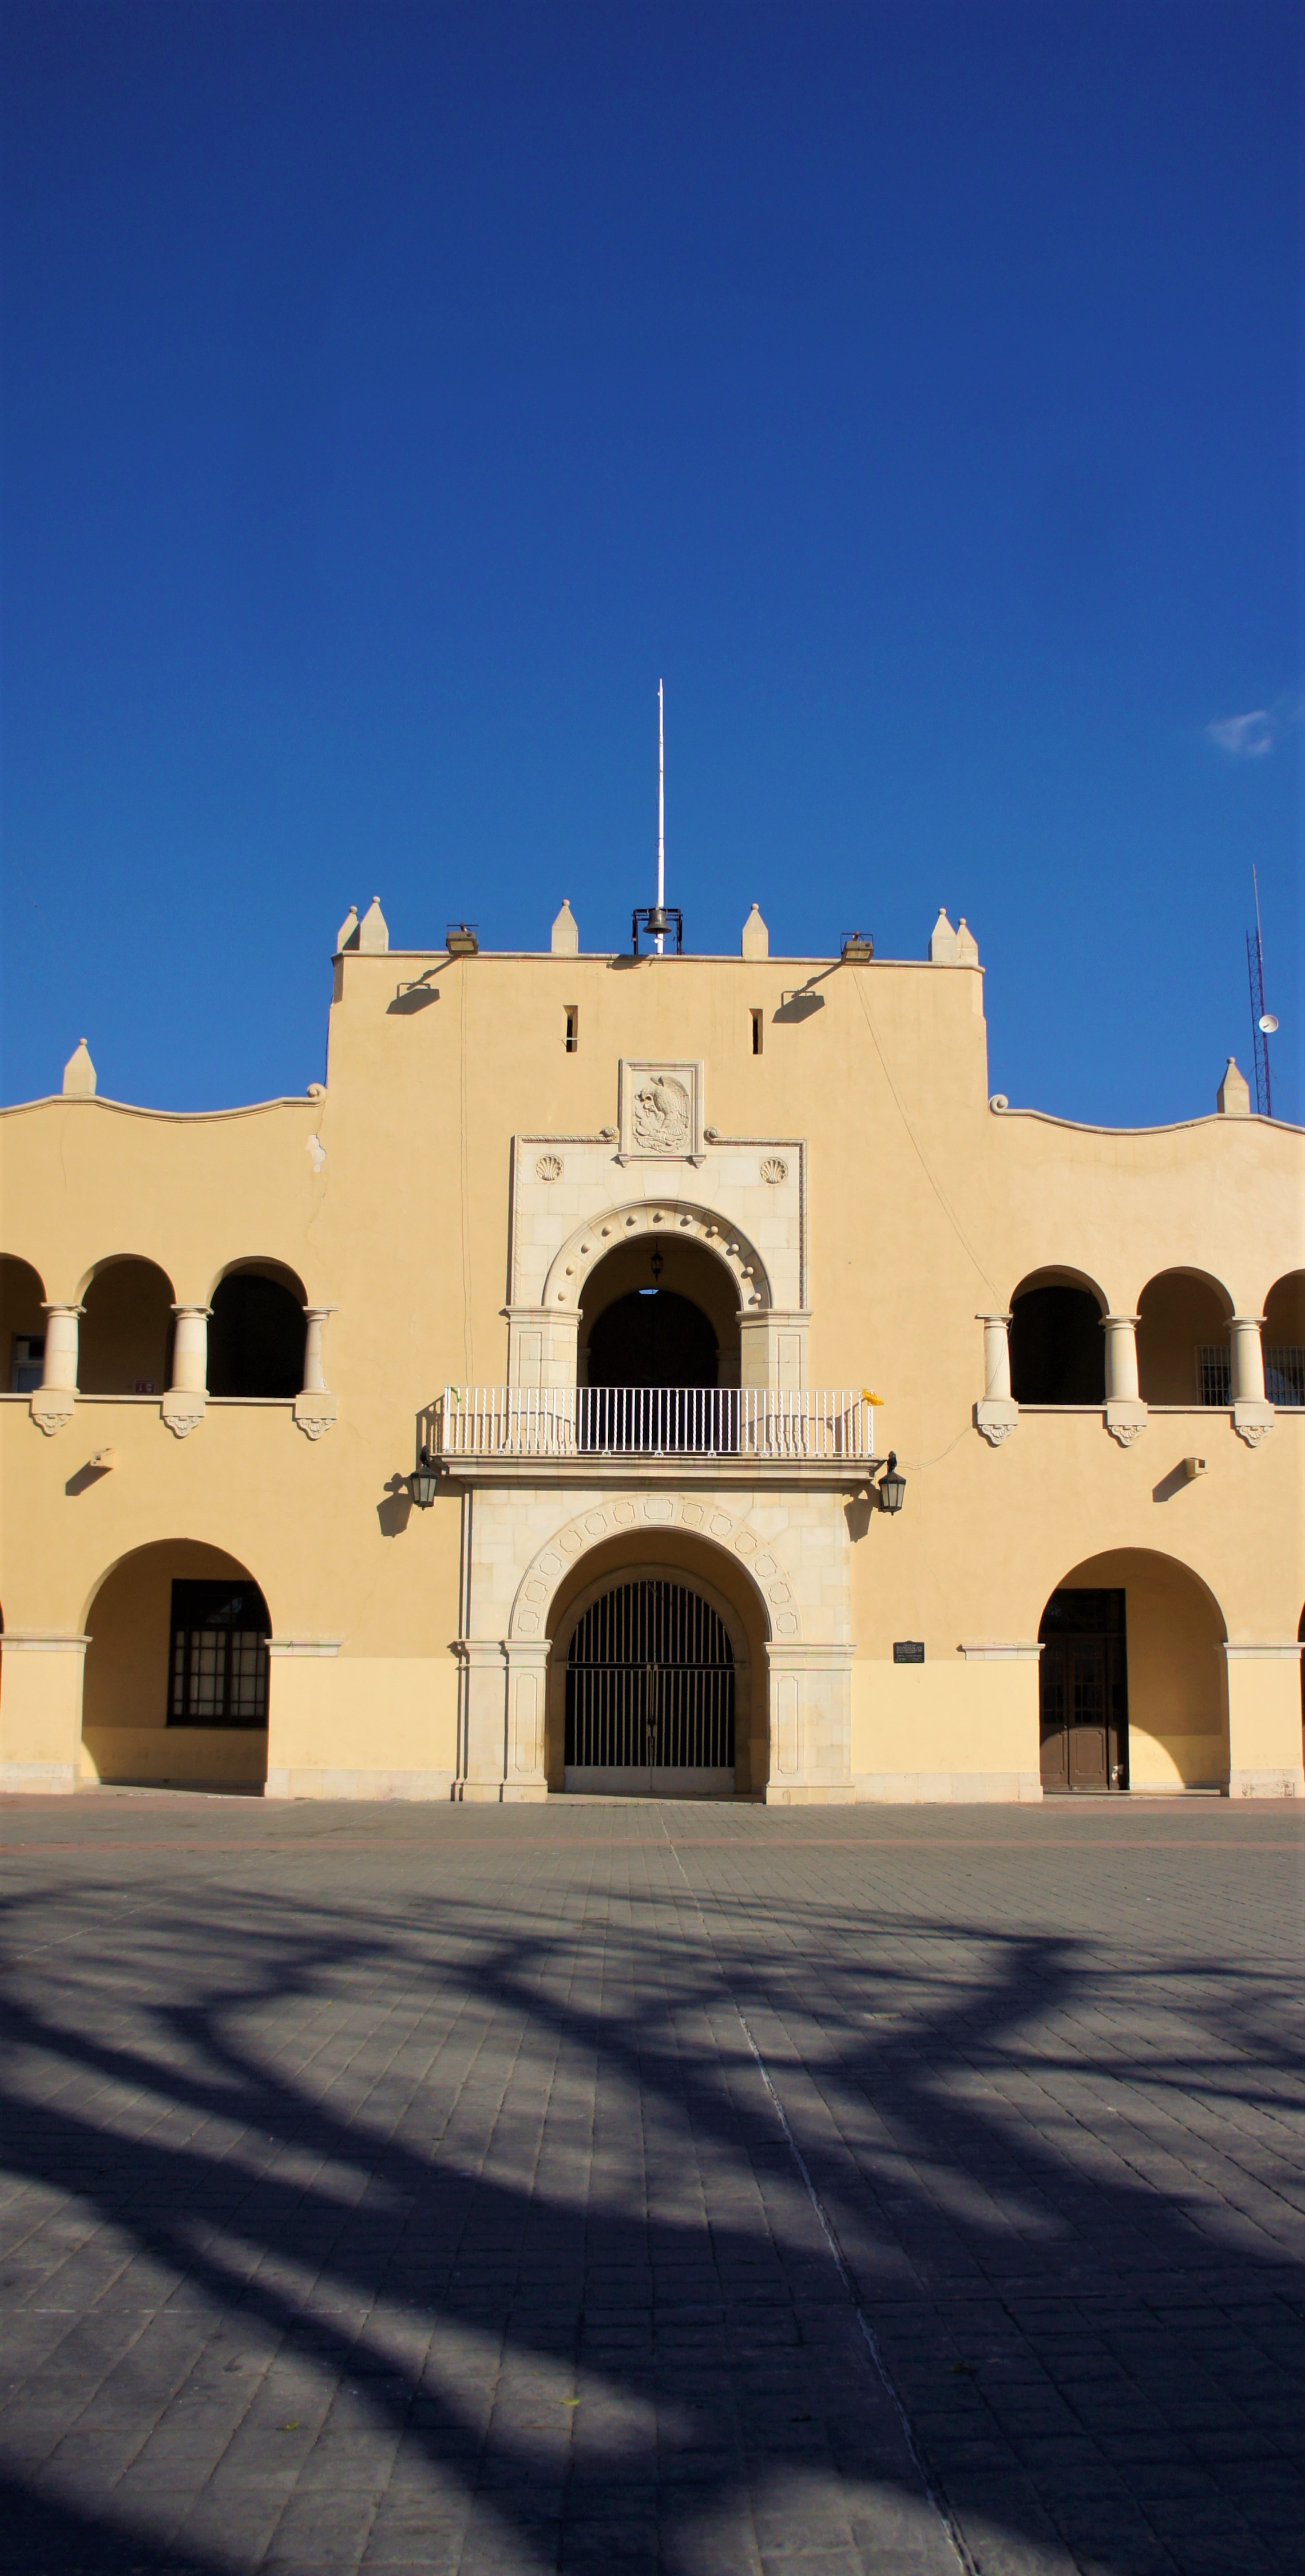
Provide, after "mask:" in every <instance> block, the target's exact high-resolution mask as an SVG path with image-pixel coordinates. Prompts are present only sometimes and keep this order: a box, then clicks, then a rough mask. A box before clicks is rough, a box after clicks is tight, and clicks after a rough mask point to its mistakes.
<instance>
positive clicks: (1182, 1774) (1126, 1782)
mask: <svg viewBox="0 0 1305 2576" xmlns="http://www.w3.org/2000/svg"><path fill="white" fill-rule="evenodd" d="M1226 1634H1227V1631H1226V1629H1225V1626H1224V1621H1223V1616H1222V1613H1221V1611H1220V1609H1219V1605H1218V1603H1217V1601H1216V1600H1215V1598H1214V1595H1213V1594H1212V1593H1211V1592H1210V1591H1209V1590H1208V1588H1207V1586H1206V1585H1205V1584H1204V1583H1203V1582H1202V1581H1201V1579H1200V1576H1199V1575H1197V1574H1194V1573H1193V1571H1192V1569H1191V1567H1190V1566H1186V1565H1183V1564H1181V1563H1180V1562H1179V1561H1178V1559H1177V1558H1175V1557H1171V1556H1162V1555H1161V1554H1160V1553H1159V1552H1158V1551H1154V1550H1152V1549H1149V1548H1113V1549H1111V1550H1110V1551H1109V1552H1108V1553H1105V1554H1102V1555H1100V1556H1095V1557H1088V1558H1085V1559H1084V1561H1083V1562H1082V1564H1080V1565H1076V1566H1072V1567H1071V1568H1070V1570H1069V1572H1068V1573H1066V1574H1065V1575H1063V1576H1062V1577H1061V1580H1060V1582H1059V1583H1058V1584H1057V1586H1056V1589H1055V1591H1054V1592H1053V1593H1052V1594H1051V1595H1050V1598H1049V1599H1048V1601H1047V1604H1046V1607H1045V1609H1044V1611H1043V1614H1042V1620H1041V1624H1040V1626H1039V1630H1038V1635H1039V1639H1040V1642H1041V1645H1042V1654H1041V1657H1040V1659H1039V1662H1040V1669H1039V1676H1038V1680H1039V1697H1040V1714H1041V1737H1042V1785H1043V1790H1044V1792H1045V1793H1047V1794H1050V1795H1054V1794H1056V1793H1057V1792H1077V1793H1078V1794H1080V1795H1083V1794H1086V1795H1088V1796H1098V1797H1102V1796H1111V1795H1117V1794H1118V1793H1119V1792H1121V1791H1123V1790H1132V1792H1133V1794H1134V1795H1135V1796H1136V1795H1138V1794H1142V1795H1144V1796H1152V1797H1154V1796H1164V1795H1172V1794H1174V1793H1176V1792H1180V1791H1183V1790H1198V1789H1199V1790H1206V1791H1210V1790H1218V1789H1221V1788H1226V1786H1227V1782H1228V1682H1227V1666H1226V1662H1225V1658H1224V1654H1223V1646H1224V1641H1225V1638H1226Z"/></svg>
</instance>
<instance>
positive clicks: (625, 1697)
mask: <svg viewBox="0 0 1305 2576" xmlns="http://www.w3.org/2000/svg"><path fill="white" fill-rule="evenodd" d="M566 1764H567V1770H568V1772H571V1771H578V1772H583V1773H585V1774H589V1773H591V1772H595V1771H625V1770H629V1771H639V1772H644V1771H647V1772H658V1771H661V1772H670V1771H675V1772H681V1773H693V1772H702V1773H707V1772H716V1773H721V1772H725V1771H730V1772H732V1770H733V1767H734V1653H733V1649H732V1647H731V1645H730V1641H729V1638H728V1636H727V1634H726V1631H725V1625H724V1622H723V1620H722V1619H720V1618H719V1617H718V1615H717V1613H716V1612H715V1611H714V1610H713V1609H712V1608H711V1605H710V1603H709V1602H706V1601H704V1600H703V1599H702V1598H701V1596H700V1595H699V1594H698V1593H696V1592H691V1591H690V1590H689V1588H688V1586H687V1585H686V1584H682V1583H666V1582H659V1581H657V1580H655V1579H648V1580H646V1581H643V1582H634V1583H621V1584H617V1585H616V1586H615V1587H614V1589H613V1590H612V1591H611V1592H605V1593H604V1594H603V1596H602V1598H601V1600H598V1601H595V1602H593V1603H592V1605H591V1607H590V1608H589V1609H588V1610H586V1612H585V1613H584V1616H583V1618H582V1619H580V1620H579V1622H578V1623H577V1626H576V1629H575V1633H574V1635H573V1637H572V1639H571V1645H570V1649H569V1652H568V1655H567V1662H566Z"/></svg>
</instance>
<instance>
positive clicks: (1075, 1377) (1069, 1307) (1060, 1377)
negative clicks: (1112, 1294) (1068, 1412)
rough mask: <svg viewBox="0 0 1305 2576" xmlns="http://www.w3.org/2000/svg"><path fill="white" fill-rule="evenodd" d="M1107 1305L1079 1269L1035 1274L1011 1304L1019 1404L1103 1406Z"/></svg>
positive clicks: (1012, 1381)
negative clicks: (1104, 1331) (1103, 1324)
mask: <svg viewBox="0 0 1305 2576" xmlns="http://www.w3.org/2000/svg"><path fill="white" fill-rule="evenodd" d="M1105 1312H1106V1301H1105V1298H1104V1297H1103V1296H1102V1294H1101V1291H1100V1289H1099V1288H1098V1287H1097V1285H1096V1283H1095V1281H1094V1280H1091V1279H1087V1278H1085V1277H1084V1276H1083V1274H1082V1273H1081V1272H1080V1271H1077V1270H1058V1269H1047V1270H1035V1271H1033V1272H1031V1273H1030V1275H1029V1277H1028V1278H1027V1279H1024V1280H1022V1281H1021V1283H1020V1285H1019V1287H1018V1288H1017V1289H1016V1291H1015V1294H1014V1296H1013V1297H1012V1299H1011V1322H1010V1384H1011V1394H1012V1395H1013V1396H1014V1398H1015V1401H1016V1403H1017V1404H1103V1403H1104V1401H1105V1393H1106V1337H1105V1334H1104V1333H1103V1332H1102V1330H1101V1319H1102V1316H1103V1315H1104V1314H1105Z"/></svg>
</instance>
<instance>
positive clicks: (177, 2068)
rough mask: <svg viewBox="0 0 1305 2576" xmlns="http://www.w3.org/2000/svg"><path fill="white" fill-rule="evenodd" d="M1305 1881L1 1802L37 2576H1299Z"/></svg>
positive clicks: (383, 1815) (794, 1820) (17, 2362)
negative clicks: (623, 2574)
mask: <svg viewBox="0 0 1305 2576" xmlns="http://www.w3.org/2000/svg"><path fill="white" fill-rule="evenodd" d="M1303 1856H1305V1817H1301V1816H1298V1815H1297V1814H1296V1813H1294V1812H1293V1811H1292V1810H1291V1809H1289V1808H1282V1807H1278V1806H1267V1805H1266V1806H1257V1805H1243V1806H1237V1807H1232V1806H1227V1805H1222V1804H1219V1803H1216V1802H1210V1803H1204V1802H1202V1803H1199V1804H1198V1803H1196V1802H1191V1803H1184V1804H1182V1805H1172V1806H1169V1805H1165V1804H1163V1803H1162V1802H1154V1803H1150V1804H1145V1805H1143V1804H1138V1805H1126V1804H1124V1803H1123V1802H1113V1801H1112V1802H1110V1803H1109V1804H1106V1803H1101V1804H1087V1803H1076V1804H1073V1805H1067V1804H1061V1805H1054V1806H1053V1805H1048V1806H1046V1807H1043V1808H1040V1809H1011V1808H987V1809H982V1808H933V1809H918V1808H917V1809H896V1810H893V1809H888V1810H886V1809H882V1808H878V1809H876V1808H860V1809H857V1810H853V1811H839V1810H826V1811H821V1810H819V1809H811V1810H807V1811H805V1812H804V1811H801V1810H798V1811H793V1810H788V1811H784V1810H780V1811H776V1810H770V1811H767V1810H764V1809H760V1808H754V1807H750V1806H745V1807H738V1808H731V1807H724V1806H712V1807H702V1808H693V1807H686V1806H682V1805H680V1806H675V1805H653V1804H649V1805H646V1806H645V1805H638V1806H621V1805H615V1804H601V1803H598V1802H594V1803H592V1804H591V1803H587V1802H586V1803H571V1804H563V1803H561V1802H558V1803H556V1804H554V1805H551V1806H549V1807H548V1808H517V1809H506V1810H504V1809H487V1808H470V1809H453V1808H447V1809H445V1808H417V1807H398V1806H392V1807H341V1806H331V1807H325V1806H317V1805H311V1804H306V1803H305V1804H298V1805H294V1806H289V1807H280V1806H277V1807H273V1806H264V1805H262V1804H261V1803H260V1802H258V1801H254V1800H237V1799H218V1798H200V1797H186V1796H163V1795H159V1796H154V1795H149V1794H125V1793H112V1792H98V1793H94V1794H92V1795H87V1796H84V1797H79V1798H76V1799H71V1800H60V1801H56V1800H49V1801H46V1800H28V1799H10V1800H6V1801H3V1802H0V1894H2V1896H3V1940H4V1952H5V1977H6V1988H7V1994H8V2009H7V2018H6V2025H5V2055H4V2071H3V2083H4V2099H3V2108H2V2109H0V2122H2V2132H0V2143H2V2145H3V2194H2V2199H0V2228H2V2231H3V2232H2V2235H0V2284H2V2287H0V2300H2V2302H3V2310H4V2321H3V2342H2V2344H0V2369H2V2371H3V2383H4V2385H3V2399H4V2405H3V2414H2V2415H0V2470H2V2471H3V2481H4V2493H3V2495H0V2567H2V2568H3V2570H4V2571H5V2576H131V2571H136V2576H255V2572H256V2571H257V2576H336V2571H339V2576H345V2572H346V2571H354V2570H368V2571H370V2570H375V2571H378V2576H379V2571H382V2570H384V2571H394V2572H395V2576H397V2571H399V2570H403V2569H410V2570H418V2569H420V2570H422V2571H426V2576H443V2571H453V2570H457V2571H460V2576H491V2571H495V2576H497V2572H498V2571H511V2576H535V2571H539V2570H552V2569H564V2570H567V2571H576V2576H579V2572H580V2571H588V2570H591V2569H592V2570H594V2571H598V2570H603V2571H607V2570H619V2571H632V2572H633V2571H638V2576H642V2571H649V2576H651V2571H653V2570H657V2571H659V2572H660V2571H666V2576H735V2571H736V2570H737V2571H739V2576H743V2571H748V2576H763V2571H764V2576H781V2571H784V2576H788V2571H792V2576H888V2572H889V2571H891V2576H956V2571H957V2569H958V2567H963V2566H965V2564H966V2563H967V2559H968V2563H969V2564H970V2565H971V2566H972V2567H973V2568H975V2569H977V2570H978V2571H979V2576H1053V2571H1054V2576H1070V2571H1079V2576H1142V2571H1146V2576H1152V2571H1154V2576H1175V2571H1179V2576H1234V2571H1235V2576H1270V2571H1287V2570H1291V2571H1292V2576H1299V2570H1300V2569H1301V2567H1302V2564H1305V2541H1303V2540H1302V2536H1301V2535H1302V2531H1303V2530H1305V2458H1303V2453H1305V2431H1303V2430H1302V2406H1301V2393H1300V2392H1301V2384H1302V2373H1303V2370H1305V2320H1303V2311H1305V2269H1303V2267H1302V2252H1303V2250H1305V2245H1303V2235H1305V2230H1303V2224H1302V2200H1303V2198H1305V2178H1303V2176H1305V2167H1303V2165H1302V2159H1301V2154H1300V2126H1301V2106H1302V2091H1303V2087H1302V2080H1301V2057H1300V2047H1299V2038H1300V1979H1299V1968H1300V1957H1301V1929H1302V1906H1301V1897H1302V1884H1303V1882H1302V1858H1303ZM768 2085H769V2087H770V2088H773V2089H768ZM781 2113H782V2117H781ZM785 2122H786V2123H787V2134H786V2129H785V2125H784V2124H785ZM804 2169H805V2174H806V2176H807V2177H809V2183H810V2189H808V2182H807V2180H806V2179H804ZM822 2211H823V2214H824V2218H825V2221H826V2222H827V2225H828V2227H829V2229H830V2230H831V2231H832V2234H833V2237H834V2240H835V2244H836V2246H837V2247H838V2249H840V2253H841V2268H840V2260H839V2259H837V2258H836V2254H835V2252H834V2251H832V2250H831V2245H830V2242H829V2240H828V2238H827V2236H826V2233H825V2229H824V2226H822V2219H821V2213H822ZM863 2328H864V2330H863ZM867 2335H868V2336H869V2337H870V2338H871V2339H872V2341H873V2343H874V2345H876V2346H877V2348H878V2351H879V2353H880V2354H881V2356H882V2360H883V2363H884V2366H885V2371H886V2373H887V2382H886V2380H885V2378H884V2377H883V2376H881V2375H880V2374H879V2373H878V2372H877V2370H876V2366H875V2360H874V2353H873V2351H872V2348H871V2341H867ZM895 2400H896V2401H900V2406H901V2408H902V2409H903V2410H904V2412H905V2417H906V2421H907V2423H908V2424H909V2427H910V2433H909V2436H908V2434H907V2432H906V2431H904V2429H903V2423H902V2419H901V2416H900V2415H899V2412H898V2405H897V2402H895ZM946 2516H950V2517H951V2519H952V2523H953V2526H954V2531H955V2534H956V2539H955V2541H953V2539H952V2538H951V2537H949V2534H948V2529H947V2527H946V2520H945V2517H946Z"/></svg>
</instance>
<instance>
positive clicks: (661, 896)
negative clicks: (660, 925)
mask: <svg viewBox="0 0 1305 2576" xmlns="http://www.w3.org/2000/svg"><path fill="white" fill-rule="evenodd" d="M665 902H666V722H665V711H664V706H663V701H662V684H661V681H660V680H659V681H658V683H657V909H658V911H659V912H660V911H661V910H662V908H663V906H664V904H665ZM663 946H664V941H663V938H662V934H661V932H660V930H659V931H658V933H657V954H658V956H659V957H660V956H661V954H662V949H663Z"/></svg>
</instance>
